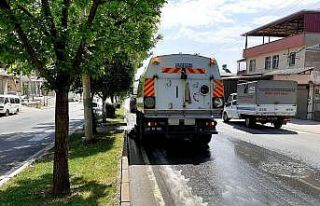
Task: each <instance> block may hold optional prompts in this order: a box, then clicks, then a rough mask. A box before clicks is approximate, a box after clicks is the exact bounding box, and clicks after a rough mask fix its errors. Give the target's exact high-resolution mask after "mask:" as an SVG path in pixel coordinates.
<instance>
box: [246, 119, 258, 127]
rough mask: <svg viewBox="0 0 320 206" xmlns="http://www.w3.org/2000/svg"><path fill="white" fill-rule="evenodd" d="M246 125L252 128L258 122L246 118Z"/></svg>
mask: <svg viewBox="0 0 320 206" xmlns="http://www.w3.org/2000/svg"><path fill="white" fill-rule="evenodd" d="M245 124H246V127H248V128H251V127H253V126H254V125H255V124H256V122H255V121H254V119H253V118H252V117H246V119H245Z"/></svg>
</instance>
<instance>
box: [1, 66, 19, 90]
mask: <svg viewBox="0 0 320 206" xmlns="http://www.w3.org/2000/svg"><path fill="white" fill-rule="evenodd" d="M20 92H21V84H20V78H18V77H14V76H12V75H10V74H8V73H7V72H6V71H5V70H4V69H3V68H0V94H20Z"/></svg>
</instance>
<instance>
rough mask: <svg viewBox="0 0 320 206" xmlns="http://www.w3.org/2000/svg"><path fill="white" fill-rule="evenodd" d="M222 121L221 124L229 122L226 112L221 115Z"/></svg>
mask: <svg viewBox="0 0 320 206" xmlns="http://www.w3.org/2000/svg"><path fill="white" fill-rule="evenodd" d="M222 119H223V122H229V120H230V118H229V117H228V115H227V112H224V113H223V116H222Z"/></svg>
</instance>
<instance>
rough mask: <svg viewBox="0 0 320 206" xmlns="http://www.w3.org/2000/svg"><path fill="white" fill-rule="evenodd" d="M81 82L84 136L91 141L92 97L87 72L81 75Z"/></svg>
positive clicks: (87, 140)
mask: <svg viewBox="0 0 320 206" xmlns="http://www.w3.org/2000/svg"><path fill="white" fill-rule="evenodd" d="M82 84H83V106H84V136H85V141H86V142H87V143H89V142H91V141H93V130H92V98H91V86H90V76H89V75H88V74H83V75H82Z"/></svg>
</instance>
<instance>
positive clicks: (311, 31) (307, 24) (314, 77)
mask: <svg viewBox="0 0 320 206" xmlns="http://www.w3.org/2000/svg"><path fill="white" fill-rule="evenodd" d="M242 36H244V37H245V49H244V50H243V59H241V60H239V61H238V78H239V79H241V78H242V79H243V78H246V79H251V80H257V79H274V80H294V81H297V82H298V105H297V106H298V111H297V117H298V118H302V119H314V120H320V92H319V91H320V11H309V10H308V11H307V10H303V11H299V12H297V13H294V14H292V15H289V16H286V17H284V18H281V19H278V20H276V21H274V22H271V23H269V24H266V25H264V26H261V27H259V28H256V29H254V30H252V31H249V32H246V33H245V34H243V35H242ZM257 37H259V38H261V40H262V41H261V44H260V45H257V46H253V47H248V41H249V40H250V38H255V39H256V38H257Z"/></svg>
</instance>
